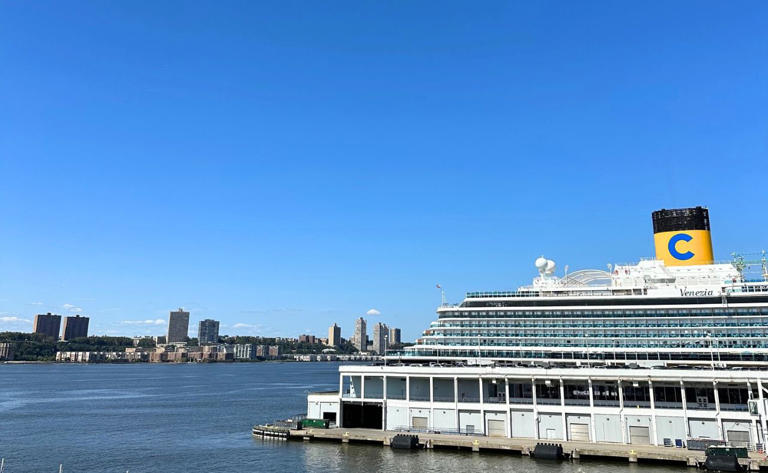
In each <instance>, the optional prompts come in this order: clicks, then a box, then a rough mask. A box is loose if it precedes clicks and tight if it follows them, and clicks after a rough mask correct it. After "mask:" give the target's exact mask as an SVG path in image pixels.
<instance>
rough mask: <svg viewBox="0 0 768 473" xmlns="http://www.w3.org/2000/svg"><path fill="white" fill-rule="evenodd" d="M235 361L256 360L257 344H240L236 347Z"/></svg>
mask: <svg viewBox="0 0 768 473" xmlns="http://www.w3.org/2000/svg"><path fill="white" fill-rule="evenodd" d="M234 348H235V359H236V360H255V359H256V356H257V355H256V344H254V343H238V344H236V345H235V346H234Z"/></svg>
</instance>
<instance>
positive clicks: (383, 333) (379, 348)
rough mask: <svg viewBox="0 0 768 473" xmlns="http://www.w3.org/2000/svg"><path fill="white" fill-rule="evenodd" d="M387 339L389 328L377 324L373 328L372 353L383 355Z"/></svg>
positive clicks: (379, 323)
mask: <svg viewBox="0 0 768 473" xmlns="http://www.w3.org/2000/svg"><path fill="white" fill-rule="evenodd" d="M388 337H389V327H387V326H386V324H383V323H381V322H377V323H376V325H374V326H373V351H375V352H376V353H378V354H379V355H383V354H384V352H385V351H386V349H387V346H388V345H387V339H388Z"/></svg>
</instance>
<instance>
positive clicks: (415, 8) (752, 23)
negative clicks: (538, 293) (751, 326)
mask: <svg viewBox="0 0 768 473" xmlns="http://www.w3.org/2000/svg"><path fill="white" fill-rule="evenodd" d="M0 64H2V67H0V123H1V124H2V126H0V248H2V250H0V330H30V329H31V319H32V318H33V316H34V314H35V313H38V312H46V311H51V312H57V313H63V314H72V313H81V314H84V315H88V316H90V317H91V332H92V333H97V334H102V333H107V334H120V335H134V334H160V333H163V332H164V331H165V320H167V314H168V311H169V310H171V309H173V308H175V307H178V306H183V307H185V308H187V309H190V310H191V312H192V315H191V321H192V322H193V323H194V322H196V321H198V320H200V319H203V318H208V317H210V318H215V319H219V320H221V322H222V332H223V333H230V334H232V333H241V334H257V335H258V334H261V335H269V336H273V335H280V336H296V335H298V334H299V333H304V332H308V333H316V334H318V335H322V334H325V333H327V327H328V325H329V324H330V323H332V322H337V323H339V324H340V325H341V326H342V336H344V337H348V336H350V335H351V333H352V329H353V326H352V325H353V320H354V319H355V318H356V317H358V316H360V315H363V314H365V313H366V311H368V310H369V309H376V310H377V311H379V312H380V315H375V316H369V317H368V321H369V326H372V325H373V323H375V322H376V321H379V320H381V321H384V322H387V323H388V324H389V325H390V326H393V325H394V326H400V327H402V328H403V336H404V338H406V339H413V338H415V337H416V336H418V335H419V334H420V332H421V330H423V329H424V328H425V327H426V326H428V324H429V322H430V321H431V320H433V318H434V309H435V307H436V306H437V305H438V304H439V301H440V294H439V291H438V290H437V289H436V288H435V284H436V283H440V284H442V285H443V287H444V288H445V289H446V292H447V296H448V299H449V300H452V301H458V300H460V299H461V297H462V296H463V294H464V292H465V291H470V290H497V289H509V288H514V287H517V286H518V285H520V284H523V283H528V282H529V280H530V278H531V277H533V275H534V273H535V270H534V267H533V260H534V259H535V258H536V257H537V256H539V255H541V254H544V255H546V256H547V257H551V258H553V259H555V260H556V261H557V262H558V265H559V268H562V267H563V265H565V264H567V265H569V267H570V268H571V269H578V268H586V267H595V268H604V267H605V264H606V263H617V262H618V263H620V262H629V261H633V260H636V259H638V258H640V257H644V256H651V255H652V253H653V248H652V230H651V222H650V212H651V211H652V210H655V209H657V208H661V207H667V208H672V207H680V206H689V205H705V206H708V207H709V208H710V212H711V220H712V226H713V241H714V245H715V253H716V257H718V258H723V259H724V258H727V257H728V255H729V254H730V252H732V251H738V252H754V251H758V250H760V249H763V248H765V247H766V246H768V220H767V219H766V218H765V216H766V208H768V205H767V204H768V193H767V192H766V171H768V164H767V163H768V159H767V156H766V154H767V151H768V146H767V144H766V143H767V138H768V136H767V135H768V119H766V110H768V86H767V84H768V4H766V3H765V2H738V3H727V2H709V1H695V2H685V1H680V2H635V3H627V2H614V1H609V2H599V1H594V2H566V1H563V2H545V1H541V2H483V3H480V4H478V3H477V2H419V1H416V2H410V1H396V2H368V1H362V2H361V1H349V2H309V1H306V2H291V1H275V2H250V1H228V2H213V1H209V2H195V1H162V2H158V1H132V2H101V1H88V2H85V1H75V2H53V1H51V2H46V1H40V2H24V1H8V2H2V4H0Z"/></svg>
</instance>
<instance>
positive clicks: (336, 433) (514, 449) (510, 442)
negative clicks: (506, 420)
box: [288, 428, 768, 471]
mask: <svg viewBox="0 0 768 473" xmlns="http://www.w3.org/2000/svg"><path fill="white" fill-rule="evenodd" d="M402 433H404V432H399V431H386V430H375V429H346V428H334V429H294V430H290V431H289V436H288V438H289V439H291V440H303V441H312V440H319V441H335V442H342V443H349V442H354V443H370V444H379V445H382V446H389V444H390V442H391V440H392V438H393V437H394V436H395V435H398V434H402ZM411 434H414V435H418V437H419V445H420V446H421V447H422V448H427V449H434V448H442V449H446V448H449V449H466V450H470V451H473V452H482V451H489V452H505V451H506V452H510V453H516V454H520V455H526V456H529V455H530V454H531V452H532V451H533V450H534V448H535V447H536V444H537V443H547V441H542V440H536V439H521V438H505V437H486V436H475V435H456V434H442V433H422V432H419V433H416V432H411ZM549 443H557V444H559V445H562V447H563V452H564V454H565V457H566V458H567V459H570V460H574V461H575V460H581V459H589V458H594V459H613V460H625V461H627V462H629V463H638V462H655V463H675V464H680V465H686V466H689V467H700V466H701V465H703V464H704V461H705V459H706V457H705V455H704V452H703V451H694V450H688V449H687V448H676V447H661V446H655V445H627V444H614V443H587V442H566V441H558V440H553V441H549ZM739 461H740V463H741V464H742V466H743V467H744V469H745V470H746V471H759V470H761V469H768V459H766V456H765V455H764V454H760V453H758V452H750V454H749V458H743V459H740V460H739Z"/></svg>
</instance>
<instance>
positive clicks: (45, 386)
mask: <svg viewBox="0 0 768 473" xmlns="http://www.w3.org/2000/svg"><path fill="white" fill-rule="evenodd" d="M337 369H338V365H337V364H336V363H237V364H232V363H230V364H223V363H220V364H179V365H174V364H130V365H109V364H104V365H76V364H72V365H53V364H46V365H7V364H6V365H0V457H5V459H6V472H8V473H13V472H55V471H58V465H59V463H63V464H64V471H65V472H87V473H90V472H93V473H104V472H120V473H124V472H125V471H126V470H128V471H130V472H131V473H139V472H158V471H159V472H163V473H174V472H189V471H201V472H263V471H276V472H289V471H290V472H302V471H308V472H323V473H327V472H363V471H372V472H373V471H382V472H393V473H395V472H396V473H404V472H409V471H413V472H473V473H474V472H478V473H486V472H501V471H504V472H509V471H512V472H520V473H532V472H544V473H546V472H551V473H604V471H605V469H606V468H610V469H612V470H613V471H614V473H630V472H631V473H667V472H679V471H682V470H684V468H677V467H665V466H646V465H642V466H636V465H627V464H625V463H601V462H582V463H580V464H571V463H542V462H538V463H537V462H535V461H534V460H531V459H529V458H523V457H518V456H513V455H508V454H490V453H481V454H477V453H475V454H473V453H471V452H459V451H445V450H435V451H433V450H427V451H419V452H402V451H393V450H391V449H389V448H382V447H380V446H373V445H355V444H351V445H350V444H337V443H321V442H311V443H308V442H286V441H280V440H261V439H254V438H252V437H251V432H250V429H251V426H252V425H253V424H255V423H260V422H268V421H273V420H275V419H279V418H286V417H289V416H291V415H293V414H297V413H303V412H305V411H306V393H307V391H313V390H331V389H335V388H336V387H337V383H338V379H339V378H338V371H337ZM619 470H621V471H619Z"/></svg>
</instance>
